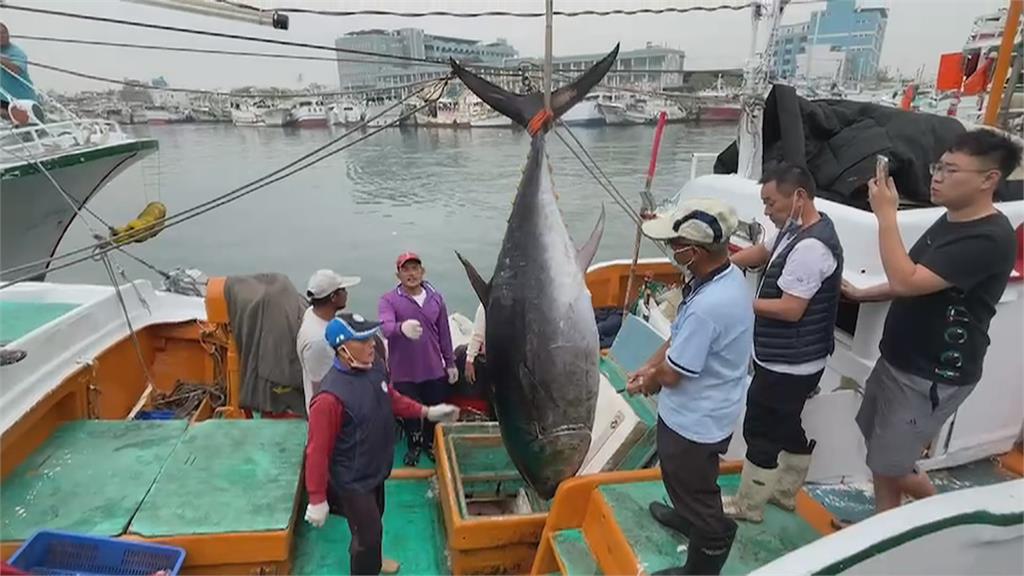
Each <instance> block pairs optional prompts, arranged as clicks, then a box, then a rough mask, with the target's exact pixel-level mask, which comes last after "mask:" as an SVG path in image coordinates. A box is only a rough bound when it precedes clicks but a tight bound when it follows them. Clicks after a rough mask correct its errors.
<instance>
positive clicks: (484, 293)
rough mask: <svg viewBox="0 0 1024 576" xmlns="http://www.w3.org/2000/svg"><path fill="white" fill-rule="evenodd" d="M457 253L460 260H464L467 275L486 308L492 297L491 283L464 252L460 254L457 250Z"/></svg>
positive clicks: (463, 265)
mask: <svg viewBox="0 0 1024 576" xmlns="http://www.w3.org/2000/svg"><path fill="white" fill-rule="evenodd" d="M455 255H456V256H458V257H459V262H462V267H463V268H465V269H466V276H468V277H469V283H470V284H471V285H472V286H473V291H474V292H476V297H477V298H479V299H480V303H481V304H483V305H484V309H486V308H487V301H488V300H490V298H491V283H490V282H486V281H484V279H483V276H480V273H479V272H477V271H476V268H475V267H473V265H472V264H470V262H469V260H466V259H465V258H463V257H462V254H459V252H458V251H457V250H456V251H455Z"/></svg>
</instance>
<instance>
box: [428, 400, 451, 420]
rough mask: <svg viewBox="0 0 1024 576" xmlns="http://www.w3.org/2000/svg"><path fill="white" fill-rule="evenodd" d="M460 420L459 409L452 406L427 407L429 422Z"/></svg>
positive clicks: (437, 405)
mask: <svg viewBox="0 0 1024 576" xmlns="http://www.w3.org/2000/svg"><path fill="white" fill-rule="evenodd" d="M458 419H459V407H458V406H452V405H451V404H435V405H433V406H427V420H430V421H431V422H455V421H456V420H458Z"/></svg>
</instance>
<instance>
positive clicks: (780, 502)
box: [768, 452, 811, 512]
mask: <svg viewBox="0 0 1024 576" xmlns="http://www.w3.org/2000/svg"><path fill="white" fill-rule="evenodd" d="M810 467H811V455H810V454H790V453H789V452H783V453H781V454H779V476H778V480H776V482H775V491H774V492H772V497H771V498H769V499H768V501H769V502H771V503H772V504H774V505H776V506H778V507H779V508H782V509H783V510H789V511H790V512H792V511H793V510H796V493H797V492H799V491H800V488H801V487H802V486H803V485H804V480H806V479H807V470H808V469H810Z"/></svg>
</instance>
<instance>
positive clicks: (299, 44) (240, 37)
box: [4, 4, 448, 68]
mask: <svg viewBox="0 0 1024 576" xmlns="http://www.w3.org/2000/svg"><path fill="white" fill-rule="evenodd" d="M4 8H5V9H7V10H18V11H21V12H31V13H34V14H45V15H48V16H60V17H63V18H74V19H78V20H88V21H91V22H104V23H107V24H119V25H121V26H132V27H136V28H147V29H150V30H163V31H166V32H180V33H182V34H194V35H198V36H209V37H211V38H226V39H229V40H245V41H248V42H262V43H264V44H277V45H279V46H294V47H296V48H309V49H311V50H326V51H329V52H340V53H343V54H356V55H359V56H371V57H373V58H377V59H381V58H383V59H388V60H397V61H402V62H414V63H417V64H428V65H432V66H443V67H445V68H447V67H448V63H447V62H445V61H440V60H431V59H428V58H416V57H413V56H402V55H397V54H384V53H380V52H369V51H366V50H355V49H351V48H338V47H337V46H328V45H325V44H312V43H309V42H294V41H291V40H276V39H274V38H260V37H258V36H246V35H244V34H231V33H228V32H214V31H212V30H197V29H192V28H182V27H179V26H168V25H166V24H153V23H151V22H137V21H133V20H124V19H121V18H108V17H106V16H94V15H91V14H81V13H77V12H65V11H63V10H49V9H46V8H36V7H32V6H16V5H14V4H5V5H4Z"/></svg>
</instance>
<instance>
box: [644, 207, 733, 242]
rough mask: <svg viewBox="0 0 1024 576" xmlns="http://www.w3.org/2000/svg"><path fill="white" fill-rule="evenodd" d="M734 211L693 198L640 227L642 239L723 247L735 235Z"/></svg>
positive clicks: (661, 213) (659, 214) (730, 208)
mask: <svg viewBox="0 0 1024 576" xmlns="http://www.w3.org/2000/svg"><path fill="white" fill-rule="evenodd" d="M738 223H739V217H737V216H736V210H735V209H734V208H733V207H732V206H730V205H729V204H726V203H725V202H722V201H721V200H716V199H714V198H692V199H689V200H684V201H683V202H680V203H679V205H678V206H676V207H675V208H674V209H672V210H669V211H666V212H659V213H658V214H656V215H655V217H654V218H653V219H651V220H648V221H646V222H644V223H643V226H642V229H643V232H644V235H646V236H647V237H649V238H652V239H654V240H672V239H675V238H678V239H680V240H688V241H690V242H694V243H696V244H707V245H711V244H722V243H723V242H728V241H729V237H730V236H732V235H733V234H734V233H735V232H736V227H737V225H738Z"/></svg>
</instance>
